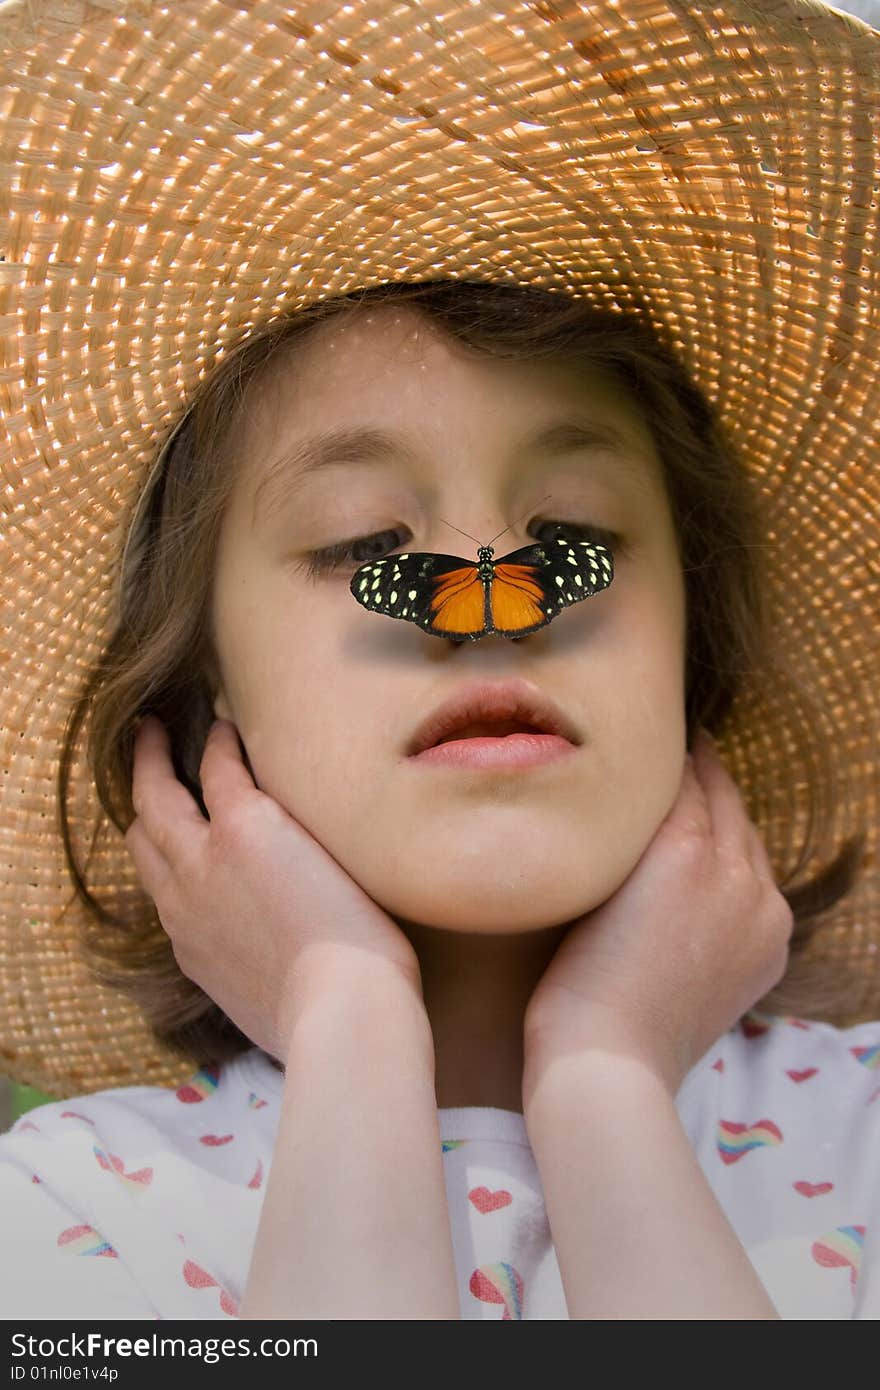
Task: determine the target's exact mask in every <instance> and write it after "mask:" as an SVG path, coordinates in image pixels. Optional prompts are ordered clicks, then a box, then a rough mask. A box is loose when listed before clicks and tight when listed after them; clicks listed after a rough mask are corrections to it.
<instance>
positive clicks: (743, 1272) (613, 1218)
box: [524, 1051, 779, 1321]
mask: <svg viewBox="0 0 880 1390" xmlns="http://www.w3.org/2000/svg"><path fill="white" fill-rule="evenodd" d="M526 1065H527V1066H528V1065H529V1062H528V1058H527V1063H526ZM535 1065H537V1064H535ZM539 1070H540V1080H537V1081H535V1080H534V1079H531V1080H530V1082H529V1087H528V1089H529V1093H530V1101H529V1103H528V1105H527V1107H526V1114H525V1118H526V1129H527V1131H528V1135H529V1141H530V1143H531V1146H532V1151H533V1154H534V1157H535V1163H536V1165H537V1167H538V1171H539V1173H540V1177H541V1185H542V1187H543V1191H544V1199H545V1202H546V1204H547V1216H548V1221H549V1224H550V1231H551V1235H552V1238H553V1243H554V1246H555V1249H556V1257H557V1260H558V1263H559V1271H560V1275H561V1278H562V1285H563V1288H564V1290H565V1298H566V1303H567V1305H568V1313H569V1317H570V1318H572V1319H601V1320H605V1321H607V1320H610V1319H626V1320H629V1321H632V1320H634V1319H647V1320H653V1321H658V1320H667V1321H668V1320H674V1319H682V1320H686V1319H690V1320H694V1319H715V1320H720V1319H731V1318H732V1319H740V1320H745V1319H755V1318H758V1319H764V1318H767V1319H771V1318H779V1313H778V1312H777V1311H776V1309H775V1308H774V1306H773V1303H772V1302H771V1300H770V1298H769V1296H768V1294H767V1292H766V1290H765V1288H764V1286H763V1284H762V1283H761V1281H760V1280H759V1278H758V1276H757V1274H756V1272H755V1270H754V1267H753V1266H752V1264H751V1262H750V1261H749V1258H748V1256H747V1254H746V1252H745V1250H744V1248H743V1246H742V1244H741V1243H740V1241H739V1239H738V1237H737V1235H736V1233H735V1231H734V1230H733V1228H732V1226H731V1225H730V1224H729V1223H728V1221H727V1218H726V1216H725V1215H724V1212H723V1210H722V1208H721V1207H720V1205H719V1203H718V1201H717V1199H716V1197H715V1195H714V1193H713V1192H712V1189H711V1188H710V1186H709V1184H708V1182H707V1181H706V1178H705V1176H704V1174H703V1172H702V1169H701V1168H700V1165H699V1163H698V1162H697V1158H696V1155H695V1154H694V1151H693V1149H692V1148H691V1146H690V1143H689V1142H688V1138H687V1134H686V1133H685V1131H684V1129H683V1128H682V1125H681V1121H680V1119H679V1117H678V1112H677V1111H676V1108H675V1104H674V1100H673V1098H672V1096H671V1095H670V1092H669V1090H668V1088H667V1087H666V1085H664V1083H663V1081H661V1080H660V1078H659V1077H658V1076H656V1075H655V1074H654V1073H653V1072H651V1071H650V1070H649V1069H648V1068H647V1067H644V1066H643V1065H641V1064H640V1063H639V1062H637V1061H629V1060H626V1059H621V1058H620V1057H617V1056H613V1055H610V1054H607V1053H606V1054H603V1053H602V1052H600V1051H597V1052H588V1053H581V1054H578V1052H577V1051H573V1052H570V1053H569V1054H568V1055H565V1054H564V1053H563V1052H560V1053H558V1054H557V1055H556V1056H555V1058H554V1059H553V1061H552V1062H551V1063H549V1064H548V1065H546V1066H545V1067H544V1068H543V1069H539ZM534 1075H535V1073H534V1071H533V1073H532V1078H534ZM525 1089H526V1088H525V1087H524V1090H525Z"/></svg>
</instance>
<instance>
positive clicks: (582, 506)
mask: <svg viewBox="0 0 880 1390" xmlns="http://www.w3.org/2000/svg"><path fill="white" fill-rule="evenodd" d="M571 419H576V420H578V421H580V422H582V423H585V424H587V425H590V424H593V425H595V424H600V425H603V426H609V427H611V428H612V429H613V430H615V431H617V432H618V434H619V435H620V436H621V440H622V443H621V450H622V452H621V454H620V455H619V456H618V455H611V454H608V453H604V454H602V453H598V452H592V451H585V450H582V449H581V450H573V451H571V452H568V453H566V454H564V455H562V456H553V457H551V456H550V455H549V454H546V453H545V454H541V453H534V452H530V451H528V450H526V449H525V447H524V446H525V441H526V439H527V437H528V436H530V435H532V434H534V433H535V432H536V431H537V430H538V429H539V428H542V427H544V426H547V425H550V424H553V423H557V422H559V421H562V420H571ZM343 427H344V428H349V429H362V428H370V429H372V430H381V431H383V432H385V433H387V434H388V435H390V436H393V437H394V440H395V447H394V449H393V450H389V452H388V453H387V455H386V456H385V457H383V458H381V459H379V458H377V457H375V456H369V457H368V456H367V454H366V451H364V452H363V453H361V455H360V456H358V455H357V454H355V455H354V456H351V457H350V458H347V459H346V460H345V461H343V462H337V463H334V464H333V465H332V466H327V467H324V468H323V469H321V470H320V471H312V472H309V473H306V472H304V471H303V470H302V461H301V459H300V460H298V461H297V462H295V463H291V464H290V465H288V467H287V468H286V469H282V470H281V471H280V472H277V471H276V472H275V475H274V477H273V478H272V479H271V481H270V480H269V477H268V475H269V473H270V470H272V468H273V465H274V464H275V463H276V461H278V460H279V459H280V458H281V457H282V456H284V455H288V454H292V453H294V452H295V451H296V450H297V449H298V448H300V447H301V446H302V444H303V443H304V441H306V440H307V439H309V438H311V437H312V436H314V435H316V434H318V433H319V432H323V431H328V430H331V429H338V428H343ZM237 453H238V457H239V458H240V460H241V464H240V473H239V475H238V478H237V481H236V485H235V489H234V492H233V495H232V498H231V500H230V504H229V507H228V510H227V512H226V515H225V517H224V522H223V527H222V532H221V537H220V546H219V553H218V562H217V571H216V576H215V586H214V591H213V596H212V622H213V632H214V640H215V644H216V651H217V657H218V663H219V672H220V688H219V690H218V692H217V696H216V700H215V705H214V708H215V713H216V714H217V715H218V716H220V717H224V718H227V719H231V720H233V721H234V723H235V724H236V726H237V728H238V730H239V733H240V734H241V738H242V741H243V743H244V747H245V749H246V750H247V755H248V760H249V762H250V765H251V768H252V770H253V774H254V778H255V780H256V783H257V785H258V786H259V787H260V789H261V790H263V791H264V792H266V793H267V794H268V795H270V796H272V797H273V798H274V799H275V800H276V801H278V802H279V803H280V804H281V805H282V806H283V807H284V808H285V810H287V811H288V813H289V814H290V815H292V816H293V817H294V818H295V819H297V820H298V821H300V822H301V824H302V825H304V826H305V827H306V829H307V830H308V831H309V832H310V833H311V834H312V835H314V836H315V838H316V839H317V840H318V841H319V842H320V843H321V844H322V845H324V847H325V848H326V849H327V850H328V851H329V852H330V853H331V854H332V855H333V856H334V858H335V859H336V860H337V861H338V862H339V863H340V864H341V865H342V867H343V868H344V869H345V870H346V871H347V872H348V873H349V874H350V875H351V876H352V877H353V878H354V879H355V880H356V881H357V882H358V883H359V884H360V885H361V886H362V887H363V888H364V889H365V890H366V892H367V893H369V895H370V896H371V897H372V898H373V899H374V900H375V901H376V902H377V903H378V904H379V905H380V906H381V907H382V908H384V909H385V911H386V912H388V913H390V914H391V915H392V916H393V917H395V918H396V919H398V920H399V921H404V922H405V921H407V920H409V921H411V922H418V923H422V924H424V925H426V926H433V927H439V928H446V929H448V930H450V931H466V932H474V931H479V932H483V933H494V932H497V933H501V932H515V931H529V930H534V929H535V928H540V927H549V926H555V925H560V924H562V923H563V922H567V921H569V920H570V919H573V918H575V917H577V916H579V915H581V914H582V913H584V912H588V911H591V910H592V909H593V908H594V907H596V906H597V905H598V904H599V903H601V902H603V901H604V900H605V899H606V898H608V897H609V896H610V895H611V894H612V893H613V892H614V891H615V890H616V889H617V888H618V887H619V886H620V884H621V883H622V882H623V881H624V879H625V878H626V877H627V876H628V875H629V873H630V872H631V870H632V869H633V868H634V866H635V864H636V862H637V861H638V859H639V858H640V856H641V854H642V853H643V851H644V850H645V848H646V847H647V845H648V843H649V842H650V840H651V838H652V837H653V835H654V833H655V831H656V829H657V827H658V826H659V824H660V822H661V821H662V819H663V817H664V816H665V815H666V813H667V812H668V810H669V809H670V808H671V806H672V804H673V802H674V800H675V797H676V794H677V791H678V786H679V783H680V779H681V774H682V768H683V760H684V756H685V737H686V728H685V716H684V695H685V692H684V656H685V650H684V641H685V599H684V585H683V580H682V576H681V572H680V566H679V559H678V553H677V544H676V536H675V533H674V530H673V526H672V521H671V516H670V513H669V507H668V501H667V498H666V493H665V488H664V483H663V477H662V470H661V465H660V462H659V459H658V457H657V454H656V451H655V449H654V446H653V444H652V442H651V438H650V435H649V433H648V430H647V427H646V426H645V424H644V423H643V422H642V420H641V418H640V416H639V414H638V411H637V409H636V407H635V406H634V404H633V402H632V401H631V400H630V399H629V398H628V396H627V394H626V393H625V392H624V391H623V390H622V389H621V388H620V387H618V386H616V385H615V384H613V383H612V382H611V381H610V380H609V379H606V378H605V377H604V376H601V375H600V374H598V373H595V372H591V373H589V374H587V373H585V372H584V371H578V372H576V371H575V370H574V369H572V368H570V367H562V366H559V365H558V364H552V365H551V364H550V363H547V362H511V361H498V360H493V359H488V358H475V357H474V356H473V355H471V354H469V353H468V351H467V349H466V348H464V347H463V346H462V345H461V344H458V343H455V342H452V341H450V340H448V339H447V338H446V337H445V336H443V335H442V334H441V333H440V332H439V331H437V330H436V329H435V328H434V327H433V326H431V324H430V323H429V321H428V320H426V319H425V318H423V317H422V316H421V315H418V314H416V313H415V312H413V311H412V310H407V309H403V308H394V307H389V306H383V307H381V308H376V309H368V310H366V309H365V310H362V311H360V312H359V313H358V314H357V315H356V316H354V317H353V318H351V319H348V320H347V321H343V320H341V319H340V320H335V321H329V322H327V323H324V324H321V325H320V326H319V327H318V328H317V329H316V330H315V332H314V334H313V335H312V336H311V337H310V339H309V340H308V343H307V345H306V346H305V347H304V348H301V349H298V356H297V358H296V359H295V360H294V361H292V362H291V361H288V363H287V364H279V366H278V368H277V369H276V370H275V371H274V372H273V374H272V375H271V376H270V377H269V378H267V379H266V381H265V382H264V383H263V385H262V387H261V388H260V390H259V391H258V392H255V393H254V394H253V395H251V396H250V397H249V404H248V411H247V416H246V418H245V420H244V422H243V424H242V429H241V437H240V440H239V441H238V449H237ZM261 483H265V486H264V487H263V488H262V490H261V491H260V493H259V496H258V495H257V491H258V489H259V488H260V485H261ZM547 493H550V494H552V496H551V497H550V499H549V500H548V501H542V499H543V498H544V496H545V494H547ZM441 518H446V519H447V520H448V521H449V522H451V523H453V525H454V526H456V527H459V528H460V529H461V530H462V531H467V532H469V533H470V534H471V535H472V536H476V537H480V538H481V539H485V540H487V541H488V540H489V539H491V538H492V537H493V536H495V535H496V533H497V532H500V531H502V530H503V528H504V527H505V526H508V525H509V524H510V523H511V522H513V521H516V525H515V526H514V527H513V528H512V529H511V530H509V531H508V532H507V533H506V534H505V535H504V536H501V537H499V538H498V540H497V541H496V542H495V558H496V559H498V558H500V557H501V556H503V555H505V554H507V553H508V552H509V551H511V550H515V549H518V548H519V547H521V546H523V545H527V544H529V543H530V542H531V541H532V540H539V539H548V538H549V537H550V536H552V523H553V522H556V521H561V522H565V523H568V524H569V525H572V526H580V527H585V526H591V525H592V526H597V527H601V528H604V529H606V530H611V531H616V532H618V533H619V534H620V535H621V537H622V544H623V549H622V550H617V552H616V554H615V573H614V579H613V582H612V584H611V585H610V587H609V588H608V589H606V590H604V591H603V592H601V593H599V594H597V595H595V596H594V597H592V598H589V599H587V600H585V601H584V602H582V603H578V604H576V605H575V606H574V607H571V608H568V609H565V610H563V611H562V612H561V613H560V614H559V616H558V617H557V618H555V619H554V621H553V622H552V623H550V624H549V625H548V626H547V627H545V628H542V629H541V630H540V631H538V632H535V633H533V634H532V635H530V636H528V637H526V638H524V639H523V640H521V641H519V642H517V643H513V642H511V641H509V640H508V639H506V638H502V637H494V636H493V637H484V638H482V639H481V640H480V641H477V642H465V643H463V644H462V645H460V646H453V645H452V644H451V643H450V642H449V641H447V640H446V639H443V638H438V637H433V636H429V635H428V634H427V633H425V632H423V631H422V630H421V629H420V628H419V627H417V626H416V625H415V624H413V623H409V622H405V621H399V620H395V619H392V618H389V617H385V616H383V615H381V614H378V613H370V612H368V611H367V610H365V609H364V608H363V607H361V605H360V604H359V603H357V602H356V600H355V599H354V597H353V595H352V594H351V592H350V590H349V581H350V579H351V576H352V574H353V573H354V570H355V569H356V568H357V567H358V565H359V564H361V563H364V562H365V561H366V560H368V559H370V558H379V556H380V554H381V555H384V554H386V553H387V554H391V553H393V552H395V551H396V552H398V553H407V552H413V551H436V552H440V553H443V554H454V555H461V556H463V557H465V558H466V559H469V560H476V546H475V545H473V544H472V543H471V542H470V541H468V540H466V539H465V538H464V537H463V536H460V535H459V534H458V532H457V531H454V530H451V529H450V527H449V526H448V525H444V522H443V521H442V520H441ZM517 518H520V520H517ZM542 522H543V523H544V528H543V529H542V528H541V526H540V523H542ZM388 531H392V532H394V534H393V535H392V536H390V537H389V536H384V535H383V536H382V537H380V538H378V539H377V540H376V541H375V542H374V543H373V545H372V546H367V547H361V548H359V549H358V550H357V551H356V556H355V558H354V559H352V560H351V561H350V563H349V562H348V561H345V562H343V563H342V564H341V565H338V566H337V567H336V568H334V569H331V570H330V571H328V572H326V573H323V574H319V575H317V577H315V578H311V577H310V576H309V573H308V570H307V565H308V560H309V556H310V553H311V552H313V551H317V550H321V549H326V548H328V547H331V546H334V545H338V544H339V543H340V542H342V541H349V540H355V539H358V538H362V537H370V536H376V535H377V533H380V532H381V533H385V532H388ZM574 535H575V537H577V535H578V532H577V531H575V532H574ZM505 676H524V677H526V678H528V679H529V680H530V681H532V682H534V684H535V685H537V686H538V687H539V688H540V689H541V690H542V691H544V692H546V693H547V695H549V696H550V698H551V699H552V700H554V701H555V702H556V703H557V704H558V705H560V706H562V708H563V709H564V710H565V712H566V713H567V715H568V717H569V719H570V720H572V721H573V723H574V725H575V727H576V728H577V729H578V731H579V733H580V737H581V740H582V742H581V745H580V746H579V747H578V748H577V750H576V751H575V752H574V753H573V754H572V755H570V756H568V757H565V758H561V759H559V760H557V761H555V762H551V763H547V764H544V765H542V766H540V767H537V768H530V769H527V770H519V771H517V772H512V771H510V770H506V771H503V772H494V773H493V772H478V771H467V772H465V771H463V770H456V771H454V772H453V771H450V770H448V769H445V768H437V767H436V766H432V765H431V764H430V763H420V762H417V761H416V760H414V759H412V758H409V757H407V756H406V748H407V746H408V745H409V743H410V740H411V738H412V735H413V732H414V730H415V729H416V728H417V727H418V726H419V725H420V724H421V723H422V721H423V720H424V719H425V717H426V715H428V714H429V713H430V712H431V711H432V710H434V709H436V707H437V706H438V705H439V704H440V703H441V702H442V701H444V700H445V699H447V698H448V697H449V695H450V694H451V693H453V692H454V691H455V690H457V689H458V688H460V687H461V686H463V685H464V684H467V683H470V682H471V681H474V680H479V679H480V678H486V679H489V680H497V679H503V678H504V677H505Z"/></svg>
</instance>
